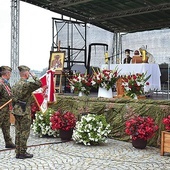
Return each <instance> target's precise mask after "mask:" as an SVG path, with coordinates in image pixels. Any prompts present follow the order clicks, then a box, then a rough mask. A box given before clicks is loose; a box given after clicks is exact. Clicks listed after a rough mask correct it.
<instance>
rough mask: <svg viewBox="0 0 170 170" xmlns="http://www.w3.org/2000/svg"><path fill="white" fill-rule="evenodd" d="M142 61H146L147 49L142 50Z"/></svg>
mask: <svg viewBox="0 0 170 170" xmlns="http://www.w3.org/2000/svg"><path fill="white" fill-rule="evenodd" d="M142 61H143V62H145V61H146V51H145V50H142Z"/></svg>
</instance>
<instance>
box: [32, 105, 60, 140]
mask: <svg viewBox="0 0 170 170" xmlns="http://www.w3.org/2000/svg"><path fill="white" fill-rule="evenodd" d="M52 114H54V110H52V109H50V108H49V109H47V111H46V112H45V113H42V112H41V111H39V112H37V113H36V114H35V119H34V120H33V124H32V126H31V127H32V129H33V132H34V134H36V135H39V136H40V137H42V136H44V135H48V136H54V137H56V136H58V132H57V131H56V130H52V128H51V122H50V117H51V115H52Z"/></svg>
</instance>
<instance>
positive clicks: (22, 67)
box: [18, 65, 30, 72]
mask: <svg viewBox="0 0 170 170" xmlns="http://www.w3.org/2000/svg"><path fill="white" fill-rule="evenodd" d="M18 70H19V71H20V72H21V71H30V68H29V67H27V66H24V65H21V66H18Z"/></svg>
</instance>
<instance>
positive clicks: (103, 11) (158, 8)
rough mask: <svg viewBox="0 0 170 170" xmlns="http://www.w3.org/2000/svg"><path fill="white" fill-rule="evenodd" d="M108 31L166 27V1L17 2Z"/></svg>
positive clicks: (169, 4) (169, 1)
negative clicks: (35, 6) (32, 5)
mask: <svg viewBox="0 0 170 170" xmlns="http://www.w3.org/2000/svg"><path fill="white" fill-rule="evenodd" d="M21 1H24V2H27V3H30V4H34V5H37V6H39V7H42V8H45V9H48V10H50V11H53V12H56V13H59V14H62V15H66V16H69V17H71V18H74V19H77V20H80V21H83V22H86V23H90V24H93V25H96V26H98V27H100V28H103V29H105V30H108V31H111V32H139V31H145V30H154V29H161V28H169V27H170V0H21Z"/></svg>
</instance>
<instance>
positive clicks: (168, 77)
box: [168, 58, 170, 100]
mask: <svg viewBox="0 0 170 170" xmlns="http://www.w3.org/2000/svg"><path fill="white" fill-rule="evenodd" d="M169 62H170V58H169ZM169 62H168V100H169Z"/></svg>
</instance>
